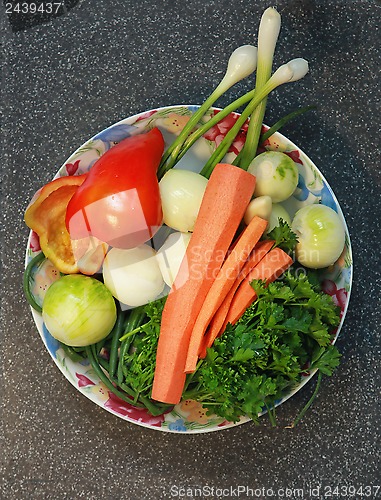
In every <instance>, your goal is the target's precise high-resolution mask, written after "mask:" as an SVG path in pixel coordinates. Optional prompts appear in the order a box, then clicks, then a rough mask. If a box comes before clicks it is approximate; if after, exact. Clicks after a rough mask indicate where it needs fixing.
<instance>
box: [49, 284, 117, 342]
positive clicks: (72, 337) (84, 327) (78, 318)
mask: <svg viewBox="0 0 381 500" xmlns="http://www.w3.org/2000/svg"><path fill="white" fill-rule="evenodd" d="M42 318H43V320H44V322H45V325H46V328H47V329H48V330H49V332H50V334H51V335H52V336H53V337H54V338H55V339H57V340H59V341H60V342H62V343H64V344H66V345H69V346H74V347H81V346H87V345H91V344H94V343H95V342H99V341H100V340H102V339H104V338H105V337H107V335H108V334H109V333H110V332H111V330H112V328H113V326H114V324H115V321H116V306H115V301H114V298H113V296H112V295H111V292H110V291H109V290H108V289H107V288H106V286H105V285H104V284H103V283H101V282H100V281H98V280H96V279H95V278H90V277H89V276H83V275H82V274H71V275H67V276H63V277H62V278H60V279H59V280H57V281H55V282H54V283H53V284H52V285H51V286H50V287H49V289H48V291H47V292H46V295H45V298H44V302H43V304H42Z"/></svg>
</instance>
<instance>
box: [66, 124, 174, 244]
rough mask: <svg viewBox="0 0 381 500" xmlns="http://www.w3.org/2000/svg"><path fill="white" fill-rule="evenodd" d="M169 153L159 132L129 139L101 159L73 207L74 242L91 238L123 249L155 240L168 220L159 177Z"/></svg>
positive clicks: (69, 226)
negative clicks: (164, 154) (164, 159)
mask: <svg viewBox="0 0 381 500" xmlns="http://www.w3.org/2000/svg"><path fill="white" fill-rule="evenodd" d="M163 151H164V139H163V136H162V134H161V132H160V130H159V129H157V128H154V129H152V130H151V131H150V132H147V133H145V134H140V135H136V136H132V137H127V139H124V140H122V141H121V142H120V143H119V144H117V145H116V146H114V147H112V148H111V149H109V150H108V151H107V152H106V153H105V154H104V155H103V156H101V157H100V158H99V160H98V161H97V162H96V163H94V165H93V167H92V168H91V169H90V171H89V173H88V174H87V178H86V180H85V181H84V183H83V184H82V185H81V186H80V188H78V189H77V190H76V192H75V194H74V195H73V197H72V198H71V200H70V201H69V204H68V207H67V212H66V227H67V229H68V231H69V234H70V237H71V238H72V239H79V238H84V237H85V236H88V235H89V234H90V235H92V236H95V237H96V238H98V239H99V240H101V241H104V242H106V243H108V244H109V245H111V246H114V247H117V248H133V247H136V246H138V245H141V244H142V243H144V242H146V241H148V240H149V239H150V238H152V236H153V235H154V234H155V233H156V231H157V230H158V229H159V227H160V226H161V224H162V220H163V214H162V209H161V201H160V191H159V184H158V180H157V176H156V171H157V168H158V166H159V163H160V160H161V157H162V154H163Z"/></svg>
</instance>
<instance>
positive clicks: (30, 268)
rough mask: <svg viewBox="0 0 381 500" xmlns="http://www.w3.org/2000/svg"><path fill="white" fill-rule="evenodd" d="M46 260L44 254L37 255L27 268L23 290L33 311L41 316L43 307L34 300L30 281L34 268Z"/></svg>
mask: <svg viewBox="0 0 381 500" xmlns="http://www.w3.org/2000/svg"><path fill="white" fill-rule="evenodd" d="M44 259H45V255H44V254H43V252H40V253H39V254H37V255H35V256H34V257H33V259H32V260H31V261H30V262H29V263H28V265H27V266H26V269H25V271H24V276H23V289H24V294H25V297H26V300H27V301H28V303H29V305H30V306H32V307H33V309H34V310H35V311H37V312H38V313H40V314H41V313H42V307H41V306H40V305H39V304H37V302H36V299H35V298H34V296H33V294H32V292H31V290H30V281H31V278H32V271H33V268H34V267H35V266H37V265H38V264H39V263H40V262H42V261H43V260H44Z"/></svg>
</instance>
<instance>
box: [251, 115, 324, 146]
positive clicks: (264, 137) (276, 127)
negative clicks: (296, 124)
mask: <svg viewBox="0 0 381 500" xmlns="http://www.w3.org/2000/svg"><path fill="white" fill-rule="evenodd" d="M312 109H316V106H304V107H303V108H299V109H296V110H295V111H292V112H291V113H289V114H288V115H286V116H283V117H282V118H281V119H280V120H278V121H277V122H276V123H274V125H272V126H271V127H270V128H269V129H268V130H266V132H265V133H263V134H262V135H261V138H260V140H259V143H260V144H262V143H263V142H265V141H266V140H267V139H268V138H269V137H271V136H272V135H273V134H275V132H278V130H279V129H280V128H282V127H283V126H284V125H286V123H288V122H289V121H291V120H293V119H294V118H296V117H297V116H299V115H302V114H303V113H306V112H307V111H310V110H312Z"/></svg>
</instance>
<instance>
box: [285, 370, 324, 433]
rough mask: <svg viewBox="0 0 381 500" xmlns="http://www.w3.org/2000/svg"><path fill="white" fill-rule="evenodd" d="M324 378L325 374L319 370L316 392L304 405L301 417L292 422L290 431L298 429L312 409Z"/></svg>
mask: <svg viewBox="0 0 381 500" xmlns="http://www.w3.org/2000/svg"><path fill="white" fill-rule="evenodd" d="M322 378H323V374H322V372H321V371H320V370H319V373H318V379H317V382H316V387H315V390H314V392H313V393H312V396H311V397H310V399H309V400H308V401H307V403H306V404H305V405H304V407H303V408H302V410H301V412H300V413H299V415H298V416H297V417H296V418H295V420H294V421H293V422H292V424H291V425H290V426H288V428H289V429H293V428H294V427H296V425H297V424H298V422H300V420H301V419H302V418H303V417H304V415H305V414H306V413H307V411H308V409H309V408H310V406H311V405H312V403H313V402H314V400H315V398H316V396H317V393H318V392H319V388H320V384H321V380H322Z"/></svg>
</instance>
